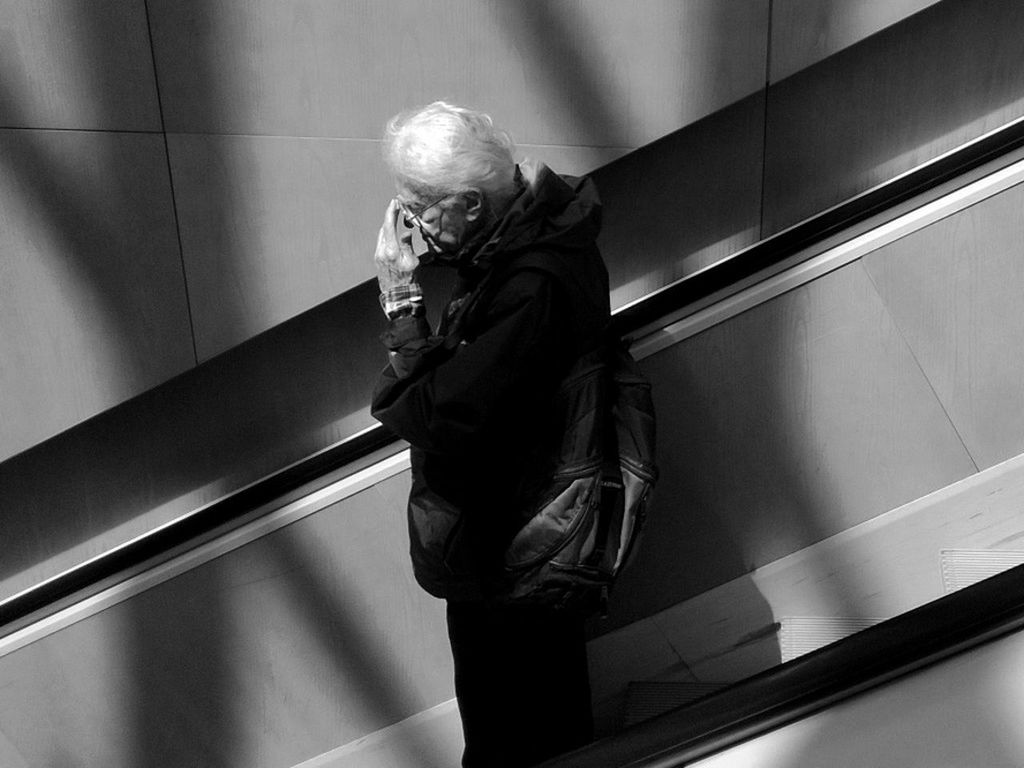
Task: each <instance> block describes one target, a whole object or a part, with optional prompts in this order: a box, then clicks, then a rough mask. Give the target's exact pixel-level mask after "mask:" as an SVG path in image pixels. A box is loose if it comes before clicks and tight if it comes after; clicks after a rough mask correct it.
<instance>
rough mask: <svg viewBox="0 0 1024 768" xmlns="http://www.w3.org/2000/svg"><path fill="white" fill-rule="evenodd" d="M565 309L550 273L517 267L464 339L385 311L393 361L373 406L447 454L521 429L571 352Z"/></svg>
mask: <svg viewBox="0 0 1024 768" xmlns="http://www.w3.org/2000/svg"><path fill="white" fill-rule="evenodd" d="M567 311H568V310H567V302H566V300H565V298H564V295H563V293H562V291H561V290H560V288H559V287H558V285H557V284H556V283H555V281H554V279H553V278H552V277H551V276H549V275H547V274H543V273H540V272H535V271H521V272H517V273H515V274H513V275H512V276H511V277H509V279H508V280H507V281H506V282H505V283H504V284H503V285H502V286H501V287H500V288H499V289H498V290H497V292H496V294H495V295H494V299H493V300H492V302H491V303H490V305H489V306H488V307H487V308H486V312H485V313H484V317H483V323H482V327H480V328H479V329H478V333H477V335H476V337H475V338H474V339H473V341H472V342H470V343H466V344H461V345H459V346H457V347H455V348H454V349H452V350H448V349H445V348H444V347H443V346H441V345H440V344H439V342H440V340H439V339H436V338H429V337H428V336H427V335H426V333H427V330H426V323H425V322H422V321H421V319H419V318H415V317H410V318H408V319H401V320H399V321H397V322H395V321H392V323H391V325H390V327H389V330H388V332H387V333H386V334H385V336H384V340H385V344H386V345H387V346H389V348H390V352H391V353H392V361H393V363H392V365H391V366H389V367H388V368H386V369H385V370H384V372H383V374H382V375H381V378H380V380H379V381H378V384H377V388H376V391H375V392H374V396H373V408H372V412H373V415H374V416H375V417H376V418H378V419H379V420H380V421H381V422H383V423H384V424H386V425H387V426H388V427H390V428H391V429H393V430H394V431H395V432H396V433H397V434H398V435H400V436H401V437H403V438H405V439H406V440H408V441H409V442H410V443H412V444H413V445H416V446H418V447H420V448H423V449H424V450H429V451H440V452H444V453H449V454H473V453H474V452H475V451H477V450H478V448H479V447H480V446H486V445H488V444H492V445H493V441H494V440H495V439H502V438H506V437H507V438H513V439H514V438H516V437H518V436H520V435H521V434H522V431H523V430H527V429H529V428H531V427H530V425H531V424H533V423H534V422H536V420H537V418H538V416H539V413H540V411H541V409H542V408H543V405H544V403H546V402H548V401H549V400H550V398H551V397H552V396H553V394H554V392H555V389H556V388H557V386H558V383H559V380H560V374H561V371H562V369H563V368H564V367H565V366H566V365H567V363H568V362H569V361H570V358H571V357H572V350H571V340H570V339H568V338H567V335H568V329H569V328H570V326H571V323H570V322H569V318H568V317H567ZM392 345H396V346H392Z"/></svg>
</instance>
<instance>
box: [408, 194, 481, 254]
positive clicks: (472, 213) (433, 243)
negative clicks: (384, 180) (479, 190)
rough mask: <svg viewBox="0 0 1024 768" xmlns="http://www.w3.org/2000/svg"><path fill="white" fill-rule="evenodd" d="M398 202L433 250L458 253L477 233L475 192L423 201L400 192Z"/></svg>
mask: <svg viewBox="0 0 1024 768" xmlns="http://www.w3.org/2000/svg"><path fill="white" fill-rule="evenodd" d="M398 200H399V202H400V203H401V204H402V208H403V212H404V215H405V217H406V219H407V220H408V222H409V223H410V224H412V225H413V226H416V227H418V228H419V230H420V234H421V235H422V236H423V241H424V242H425V243H426V244H427V247H428V248H429V249H430V250H432V251H438V252H441V253H455V252H457V251H458V250H459V248H461V247H462V244H463V243H465V242H466V241H467V240H468V239H469V237H470V235H471V234H472V233H473V232H474V231H475V229H476V224H477V222H478V221H479V203H478V201H477V197H476V195H475V193H456V194H452V195H447V196H445V197H442V198H439V199H438V198H435V199H432V200H431V199H421V198H419V197H417V196H416V195H414V194H413V193H411V192H410V191H409V190H406V189H402V190H399V193H398Z"/></svg>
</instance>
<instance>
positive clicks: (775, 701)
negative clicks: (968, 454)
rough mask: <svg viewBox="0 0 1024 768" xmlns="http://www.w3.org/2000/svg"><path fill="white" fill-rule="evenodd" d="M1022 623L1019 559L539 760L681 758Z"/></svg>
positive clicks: (657, 761) (611, 767) (611, 762)
mask: <svg viewBox="0 0 1024 768" xmlns="http://www.w3.org/2000/svg"><path fill="white" fill-rule="evenodd" d="M1022 628H1024V565H1021V566H1017V567H1016V568H1013V569H1011V570H1008V571H1005V572H1004V573H1001V574H998V575H996V576H993V577H991V578H989V579H985V580H984V581H981V582H979V583H977V584H974V585H972V586H970V587H966V588H965V589H961V590H959V591H957V592H954V593H952V594H950V595H946V596H944V597H941V598H939V599H937V600H935V601H933V602H931V603H927V604H926V605H923V606H921V607H920V608H916V609H914V610H911V611H908V612H907V613H904V614H901V615H899V616H897V617H895V618H893V619H889V620H888V621H884V622H882V623H880V624H876V625H875V626H873V627H870V628H868V629H865V630H863V631H861V632H858V633H857V634H855V635H851V636H850V637H847V638H845V639H844V640H841V641H838V642H836V643H833V644H831V645H829V646H826V647H824V648H821V649H819V650H817V651H814V652H812V653H809V654H807V655H805V656H801V657H799V658H797V659H794V660H793V661H790V662H787V663H785V664H780V665H778V666H776V667H773V668H772V669H769V670H767V671H765V672H762V673H761V674H758V675H755V676H753V677H750V678H748V679H746V680H743V681H741V682H739V683H737V684H735V685H733V686H730V687H729V688H726V689H723V690H721V691H718V692H716V693H713V694H711V695H709V696H706V697H704V698H702V699H700V700H699V701H696V702H693V703H692V704H688V705H684V706H682V707H679V708H678V709H674V710H672V711H671V712H668V713H665V714H663V715H659V716H658V717H656V718H654V719H652V720H648V721H646V722H644V723H640V724H639V725H635V726H633V727H632V728H630V729H628V730H626V731H623V732H622V733H620V734H618V735H616V736H612V737H609V738H607V739H604V740H602V741H598V742H595V743H593V744H591V745H589V746H587V747H584V748H582V749H579V750H577V751H575V752H572V753H570V754H567V755H563V756H562V757H560V758H557V759H554V760H550V761H548V762H546V763H544V764H543V768H669V767H670V766H683V765H689V764H690V763H692V762H693V761H695V760H698V759H701V758H704V757H707V756H708V755H709V754H711V753H714V752H719V751H721V750H724V749H727V748H728V747H730V746H734V745H736V744H739V743H741V742H743V741H747V740H749V739H751V738H753V737H754V736H757V735H759V734H762V733H765V732H766V731H769V730H771V729H773V728H778V727H779V726H782V725H785V724H787V723H791V722H793V721H795V720H798V719H800V718H802V717H806V716H807V715H810V714H812V713H814V712H816V711H820V710H822V709H824V708H826V707H828V706H831V705H833V704H835V703H837V702H839V701H841V700H843V699H846V698H849V697H850V696H853V695H854V694H857V693H861V692H863V691H865V690H867V689H869V688H872V687H875V686H878V685H881V684H883V683H886V682H889V681H891V680H894V679H895V678H897V677H900V676H902V675H905V674H909V673H911V672H913V671H916V670H918V669H922V668H924V667H926V666H929V665H931V664H935V663H937V662H939V661H942V660H943V659H947V658H949V657H951V656H953V655H955V654H957V653H961V652H964V651H967V650H970V649H971V648H975V647H977V646H979V645H981V644H982V643H985V642H988V641H990V640H994V639H996V638H998V637H1000V636H1004V635H1006V634H1009V633H1011V632H1014V631H1019V630H1020V629H1022Z"/></svg>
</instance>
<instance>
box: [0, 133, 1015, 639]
mask: <svg viewBox="0 0 1024 768" xmlns="http://www.w3.org/2000/svg"><path fill="white" fill-rule="evenodd" d="M1020 147H1024V118H1020V119H1018V120H1015V121H1013V122H1011V123H1008V124H1007V125H1005V126H1003V127H1002V128H999V129H997V130H995V131H992V132H990V133H988V134H986V135H985V136H982V137H980V138H978V139H975V140H973V141H971V142H968V143H966V144H964V145H962V146H961V147H959V148H957V149H956V150H953V151H951V152H948V153H946V154H945V155H942V156H940V157H938V158H935V159H934V160H931V161H929V162H927V163H924V164H922V165H921V166H918V167H917V168H915V169H913V170H912V171H908V172H907V173H904V174H902V175H900V176H898V177H896V178H895V179H892V180H891V181H888V182H885V183H883V184H881V185H879V186H877V187H875V188H873V189H871V190H869V191H867V192H864V193H862V194H860V195H857V196H856V197H854V198H852V199H850V200H848V201H846V202H844V203H841V204H839V205H836V206H834V207H832V208H830V209H828V210H826V211H824V212H822V213H820V214H818V215H815V216H813V217H811V218H809V219H806V220H805V221H803V222H801V223H799V224H796V225H794V226H792V227H790V228H789V229H786V230H783V231H782V232H779V233H778V234H776V235H773V236H771V237H769V238H766V239H764V240H762V241H760V242H758V243H755V244H754V245H752V246H750V247H748V248H746V249H744V250H742V251H740V252H738V253H736V254H735V255H733V256H731V257H729V258H728V259H723V260H722V261H720V262H718V263H716V264H714V265H712V266H710V267H708V268H706V269H703V270H700V271H699V272H697V273H695V274H693V275H690V276H687V277H684V278H682V279H680V280H678V281H676V282H675V283H672V284H671V285H668V286H666V287H664V288H661V289H659V290H657V291H655V292H654V293H652V294H651V295H649V296H647V297H646V298H644V299H643V300H641V301H639V302H634V303H633V304H630V305H628V306H627V307H625V308H624V309H622V310H620V311H617V312H616V313H615V316H614V318H613V321H614V324H615V328H616V330H617V331H618V332H619V333H620V334H621V335H623V336H629V335H630V334H632V333H634V332H636V331H637V330H639V329H641V328H644V327H645V326H649V325H650V324H652V323H654V322H656V321H657V320H659V319H660V318H663V317H665V316H667V315H669V314H670V313H673V312H677V311H678V310H679V309H680V308H683V307H686V306H688V305H691V304H695V303H697V302H698V301H700V300H701V299H704V298H706V297H710V296H712V295H714V294H716V293H718V292H719V291H721V290H723V289H726V288H728V287H729V286H731V285H735V284H737V283H739V282H740V281H741V280H744V279H745V278H748V277H750V276H752V275H754V274H756V273H758V272H759V271H761V270H764V269H766V268H768V267H770V266H772V265H774V264H777V263H779V262H781V261H783V260H784V259H786V258H788V257H790V256H793V255H794V254H796V253H798V252H799V251H800V250H802V249H803V248H806V247H807V246H808V245H811V244H813V243H815V242H819V241H821V240H823V239H825V238H826V237H828V236H830V235H832V234H835V233H836V232H838V231H840V230H842V229H845V228H847V227H850V226H853V225H855V224H857V223H859V222H862V221H864V220H866V219H868V218H869V217H871V216H873V215H875V214H876V213H879V212H880V211H883V210H885V209H887V208H890V207H892V206H894V205H898V204H899V203H902V202H905V201H906V200H909V199H910V198H912V197H914V196H915V195H918V194H921V193H923V192H926V191H928V190H929V189H933V188H934V187H937V186H939V185H940V184H943V183H945V182H946V181H949V180H950V179H953V178H955V177H957V176H959V175H961V174H964V173H966V172H968V171H970V170H973V169H975V168H978V167H979V166H981V165H983V164H984V163H986V162H988V161H990V160H993V159H995V158H996V157H999V156H1000V155H1003V154H1006V153H1008V152H1010V151H1012V150H1015V149H1018V148H1020ZM395 440H396V438H395V436H394V435H393V434H391V433H390V432H389V431H388V430H387V429H386V428H385V427H383V426H377V427H375V428H372V429H369V430H366V431H364V432H361V433H360V434H359V435H357V436H355V437H353V438H351V439H348V440H345V441H343V442H341V443H339V444H338V445H335V446H333V447H331V448H328V449H325V450H324V451H321V452H319V453H317V454H315V455H314V456H312V457H310V458H308V459H305V460H303V461H300V462H298V463H296V464H294V465H292V466H290V467H287V468H286V469H283V470H281V471H279V472H277V473H275V474H273V475H270V476H269V477H267V478H264V479H263V480H260V481H258V482H256V483H253V484H252V485H250V486H247V487H246V488H244V489H242V490H240V491H237V492H235V493H233V494H231V495H229V496H226V497H225V498H223V499H221V500H219V501H217V502H214V503H212V504H209V505H207V506H206V507H204V508H202V509H201V510H198V511H197V512H196V513H194V514H191V515H187V516H185V517H183V518H182V519H180V520H178V521H177V522H175V523H173V524H171V525H168V526H165V527H163V528H160V529H158V530H156V531H153V532H152V533H150V534H148V535H145V536H142V537H139V538H138V539H135V540H134V541H132V542H130V543H128V544H125V545H123V546H121V547H117V548H115V549H113V550H111V551H110V552H108V553H105V554H104V555H102V556H100V557H97V558H94V559H93V560H90V561H88V562H86V563H83V564H82V565H80V566H78V567H75V568H72V569H69V570H68V571H65V572H64V573H62V574H60V575H58V576H55V577H54V578H51V579H49V580H47V581H45V582H43V583H41V584H39V585H37V586H35V587H32V588H29V589H26V590H24V591H22V592H20V593H18V594H17V595H14V596H13V597H10V598H8V599H6V600H4V601H0V631H2V630H3V629H4V628H9V627H10V626H12V625H14V624H15V623H19V622H24V621H26V620H29V619H30V618H32V617H33V616H34V615H36V614H38V613H41V612H43V611H45V610H47V609H48V608H50V607H53V606H55V605H56V604H58V603H60V602H61V601H66V600H67V599H68V598H70V597H72V596H73V595H76V594H79V593H81V592H82V591H84V590H88V589H90V588H94V587H95V586H96V585H98V584H101V583H105V582H107V581H109V580H111V579H115V578H116V577H117V576H118V575H119V574H122V573H125V572H127V571H129V570H131V569H133V568H138V567H140V566H142V565H143V564H145V563H148V562H151V561H152V560H154V559H155V558H159V557H160V556H161V555H162V554H164V553H167V552H169V551H171V550H174V549H176V548H179V547H181V546H182V545H186V544H187V543H188V542H190V541H194V540H196V539H198V538H200V537H203V536H206V535H209V534H210V533H211V532H212V531H215V530H217V529H220V528H222V527H223V526H224V525H225V524H226V523H230V522H231V521H232V520H237V519H239V518H240V517H243V516H244V515H246V514H247V513H249V512H251V511H252V510H253V509H255V508H257V507H259V506H262V505H263V504H265V503H267V502H270V501H272V500H273V499H275V498H278V497H280V496H283V495H284V494H286V493H289V492H291V491H294V490H295V489H297V488H299V487H301V486H303V485H304V484H306V483H308V482H311V481H313V480H315V479H316V478H318V477H321V476H323V475H325V474H327V473H329V472H333V471H336V470H338V469H341V468H342V467H344V466H346V465H347V464H350V463H352V462H355V461H358V460H360V459H362V458H365V457H366V456H368V455H369V454H371V453H373V452H374V451H376V450H379V449H380V448H382V447H384V446H386V445H389V444H391V443H393V442H394V441H395Z"/></svg>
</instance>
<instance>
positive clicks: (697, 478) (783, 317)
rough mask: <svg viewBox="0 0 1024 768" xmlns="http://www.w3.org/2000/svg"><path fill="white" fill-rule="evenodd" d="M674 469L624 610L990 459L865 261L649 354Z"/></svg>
mask: <svg viewBox="0 0 1024 768" xmlns="http://www.w3.org/2000/svg"><path fill="white" fill-rule="evenodd" d="M644 369H645V370H646V372H647V373H648V374H649V375H650V377H651V379H652V381H653V384H654V394H655V405H656V406H657V409H658V416H659V423H658V434H659V440H660V443H659V449H658V455H659V458H660V462H661V465H662V466H661V471H662V480H661V481H660V483H659V486H658V489H657V491H656V494H655V502H654V507H653V509H652V510H651V514H650V518H649V523H648V526H649V527H648V530H647V535H646V538H645V540H644V544H643V550H642V554H641V556H640V557H639V558H638V560H637V562H636V565H635V567H634V569H633V570H631V571H629V572H627V573H626V574H624V578H623V580H622V581H621V583H620V585H619V587H618V588H617V589H616V592H615V595H614V596H613V600H612V604H613V610H612V616H611V621H612V625H622V624H626V623H629V622H630V621H633V620H635V619H637V618H640V617H642V616H645V615H649V614H651V613H653V612H655V611H656V610H660V609H661V608H665V607H667V606H669V605H673V604H674V603H676V602H679V601H680V600H682V599H684V598H686V597H689V596H692V595H695V594H698V593H700V592H703V591H705V590H708V589H710V588H712V587H714V586H716V585H718V584H721V583H723V582H725V581H728V580H730V579H734V578H737V577H739V576H741V575H743V574H745V573H747V572H749V571H750V570H752V569H754V568H756V567H758V566H759V565H763V564H765V563H768V562H771V561H773V560H776V559H778V558H780V557H782V556H784V555H787V554H789V553H791V552H794V551H796V550H798V549H801V548H803V547H805V546H808V545H809V544H811V543H813V542H815V541H819V540H821V539H823V538H825V537H827V536H830V535H832V534H834V533H836V532H838V531H841V530H844V529H846V528H849V527H851V526H853V525H856V524H858V523H860V522H863V521H864V520H867V519H869V518H872V517H874V516H876V515H879V514H881V513H883V512H885V511H886V510H889V509H892V508H894V507H896V506H898V505H900V504H902V503H905V502H907V501H910V500H911V499H915V498H917V497H919V496H921V495H923V494H925V493H928V492H930V491H932V490H934V489H935V488H940V487H943V486H945V485H948V484H949V483H951V482H953V481H955V480H958V479H960V478H963V477H966V476H967V475H970V474H972V473H973V472H974V471H975V467H974V465H973V463H972V462H971V460H970V457H969V456H968V454H967V452H966V450H965V449H964V447H963V445H962V444H961V442H960V440H959V438H958V436H957V434H956V432H955V430H954V429H953V426H952V425H951V424H950V422H949V420H948V419H947V417H946V415H945V413H944V412H943V410H942V406H941V404H940V403H939V402H938V400H937V399H936V398H935V396H934V394H933V393H932V391H931V389H930V387H929V384H928V381H927V380H926V379H925V378H924V376H923V375H922V374H921V371H920V369H919V368H918V367H917V364H916V363H915V361H914V358H913V355H912V354H911V351H910V350H909V349H908V348H907V346H906V344H905V343H904V341H903V339H902V337H901V336H900V334H899V332H898V330H897V329H896V327H895V325H894V324H893V322H892V320H891V318H890V317H889V315H888V313H887V312H886V309H885V307H884V305H883V304H882V302H881V301H880V299H879V297H878V295H877V294H876V293H875V291H874V288H873V286H872V285H871V282H870V280H869V279H868V277H867V275H866V274H865V272H864V269H863V267H862V266H861V265H860V264H853V265H850V266H848V267H846V268H843V269H841V270H839V271H837V272H834V273H832V274H830V275H827V276H825V277H823V278H820V279H818V280H816V281H815V282H813V283H809V284H808V285H805V286H803V287H801V288H799V289H796V290H794V291H792V292H790V293H787V294H783V295H782V296H780V297H779V298H777V299H775V300H773V301H771V302H769V303H767V304H763V305H760V306H758V307H756V308H754V309H752V310H750V311H748V312H746V313H744V314H742V315H739V316H737V317H735V318H732V319H731V320H728V321H726V322H724V323H722V324H720V325H717V326H714V327H712V328H711V329H709V330H708V331H705V332H703V333H701V334H699V335H697V336H694V337H691V338H689V339H687V340H685V341H683V342H681V343H679V344H677V345H676V346H674V347H671V348H669V349H667V350H665V351H663V352H660V353H658V354H656V355H654V356H652V357H650V358H647V359H646V360H645V361H644Z"/></svg>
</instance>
